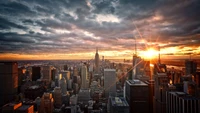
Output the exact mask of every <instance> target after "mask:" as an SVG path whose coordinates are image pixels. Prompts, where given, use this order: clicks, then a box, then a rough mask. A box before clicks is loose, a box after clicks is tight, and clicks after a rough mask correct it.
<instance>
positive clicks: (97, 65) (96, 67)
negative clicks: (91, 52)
mask: <svg viewBox="0 0 200 113" xmlns="http://www.w3.org/2000/svg"><path fill="white" fill-rule="evenodd" d="M95 72H96V73H99V53H98V48H96V54H95Z"/></svg>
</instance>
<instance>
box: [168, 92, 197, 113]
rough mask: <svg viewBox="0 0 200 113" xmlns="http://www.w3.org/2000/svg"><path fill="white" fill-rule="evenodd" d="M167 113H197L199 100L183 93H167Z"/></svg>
mask: <svg viewBox="0 0 200 113" xmlns="http://www.w3.org/2000/svg"><path fill="white" fill-rule="evenodd" d="M166 98H167V99H166V100H167V103H166V106H167V113H199V112H200V99H199V98H196V97H194V96H191V95H188V94H186V93H184V92H177V91H172V92H167V94H166Z"/></svg>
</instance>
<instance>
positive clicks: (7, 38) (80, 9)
mask: <svg viewBox="0 0 200 113" xmlns="http://www.w3.org/2000/svg"><path fill="white" fill-rule="evenodd" d="M199 8H200V1H199V0H188V1H177V0H98V1H97V0H30V1H27V0H16V1H13V2H12V1H1V2H0V42H1V45H0V46H1V48H3V50H1V52H3V51H4V50H5V51H6V52H12V50H13V51H16V52H17V51H22V50H23V51H24V52H27V53H28V52H30V51H32V52H42V51H46V52H50V51H54V50H55V51H57V52H58V51H59V52H60V51H66V52H69V50H67V49H71V50H72V51H73V50H74V51H75V52H76V51H79V50H81V51H87V50H92V49H93V48H95V47H96V46H99V47H100V48H102V49H104V50H109V49H112V50H114V49H116V50H123V49H134V48H133V42H128V43H127V42H123V41H121V42H120V40H121V39H124V40H127V39H133V38H134V37H135V36H136V37H138V36H139V35H141V36H142V37H140V38H143V39H145V40H148V41H152V42H154V41H156V40H157V39H155V38H153V39H151V40H149V35H150V34H155V36H156V37H159V42H160V43H169V44H167V45H165V46H164V47H172V46H173V47H175V46H184V45H187V46H196V47H198V44H199V43H200V42H199V38H200V36H199V35H197V34H199V33H200V21H199V20H200V15H199V14H200V10H199ZM99 15H103V16H105V18H108V17H109V15H112V16H113V18H114V19H116V18H117V19H118V20H119V21H112V20H114V19H113V18H112V19H110V21H109V19H104V20H101V21H97V18H98V16H99ZM159 16H160V17H161V18H160V19H159V18H158V20H156V19H155V20H154V18H157V17H159ZM136 27H137V29H136ZM14 28H15V29H17V30H15V29H14ZM65 31H66V32H65ZM85 32H88V33H89V35H88V34H87V33H85ZM91 34H92V35H91ZM95 37H98V38H99V39H96V38H95ZM2 43H5V44H2ZM96 43H98V44H99V45H96ZM20 45H21V46H20ZM111 47H113V48H111ZM138 48H139V49H144V48H145V45H144V44H138Z"/></svg>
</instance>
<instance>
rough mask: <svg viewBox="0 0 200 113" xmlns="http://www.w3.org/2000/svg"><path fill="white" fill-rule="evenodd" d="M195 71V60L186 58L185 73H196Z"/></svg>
mask: <svg viewBox="0 0 200 113" xmlns="http://www.w3.org/2000/svg"><path fill="white" fill-rule="evenodd" d="M196 71H197V62H195V61H193V60H186V61H185V74H186V75H189V74H193V75H194V74H196Z"/></svg>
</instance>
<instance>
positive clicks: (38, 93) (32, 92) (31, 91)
mask: <svg viewBox="0 0 200 113" xmlns="http://www.w3.org/2000/svg"><path fill="white" fill-rule="evenodd" d="M45 91H46V89H45V87H44V86H38V85H34V86H30V87H28V88H26V89H25V92H24V95H25V97H26V98H28V99H31V100H35V99H36V98H37V97H42V95H43V93H44V92H45Z"/></svg>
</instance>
